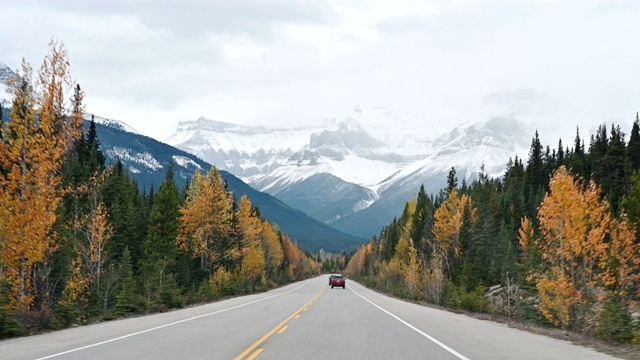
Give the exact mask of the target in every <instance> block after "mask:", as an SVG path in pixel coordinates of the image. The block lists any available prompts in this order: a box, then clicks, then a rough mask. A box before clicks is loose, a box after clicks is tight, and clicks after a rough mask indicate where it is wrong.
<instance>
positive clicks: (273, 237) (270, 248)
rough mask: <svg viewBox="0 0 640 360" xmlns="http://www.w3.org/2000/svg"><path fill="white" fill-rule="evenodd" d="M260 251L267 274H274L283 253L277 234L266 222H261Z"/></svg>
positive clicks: (280, 262)
mask: <svg viewBox="0 0 640 360" xmlns="http://www.w3.org/2000/svg"><path fill="white" fill-rule="evenodd" d="M260 237H261V238H262V249H263V251H264V257H265V262H266V263H265V264H266V265H265V267H266V272H267V274H275V272H276V271H277V269H278V268H279V267H280V265H282V261H283V260H284V251H283V250H282V246H281V245H280V239H279V238H278V234H277V233H276V231H275V230H274V229H273V226H271V224H270V223H269V222H268V221H266V220H265V221H263V222H262V232H261V233H260Z"/></svg>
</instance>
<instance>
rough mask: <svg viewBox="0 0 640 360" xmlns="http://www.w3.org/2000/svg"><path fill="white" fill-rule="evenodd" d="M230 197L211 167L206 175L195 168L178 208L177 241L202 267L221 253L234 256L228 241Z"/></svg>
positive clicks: (207, 268)
mask: <svg viewBox="0 0 640 360" xmlns="http://www.w3.org/2000/svg"><path fill="white" fill-rule="evenodd" d="M232 219H233V197H232V196H231V194H230V193H229V192H228V191H227V190H226V188H225V185H224V181H223V180H222V177H221V176H220V173H218V170H217V169H216V168H214V167H212V168H211V170H209V172H208V173H207V175H206V176H202V174H201V173H200V171H196V173H195V174H194V176H193V180H192V182H191V184H190V186H189V188H188V189H187V198H186V200H185V202H184V205H183V206H182V208H181V209H180V235H179V236H178V239H177V241H178V245H179V246H180V248H181V249H184V250H188V251H190V252H191V253H192V254H193V256H194V257H199V258H200V267H201V269H202V270H206V271H210V272H211V270H213V269H212V268H211V267H212V265H213V264H214V263H215V262H216V261H218V260H220V259H221V258H223V257H227V256H237V254H234V253H233V248H232V247H231V243H230V241H229V235H230V234H231V232H232V231H231V230H232V224H231V223H232Z"/></svg>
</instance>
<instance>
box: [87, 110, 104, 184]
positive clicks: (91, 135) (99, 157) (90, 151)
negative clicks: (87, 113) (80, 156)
mask: <svg viewBox="0 0 640 360" xmlns="http://www.w3.org/2000/svg"><path fill="white" fill-rule="evenodd" d="M85 146H86V149H87V152H86V158H85V159H84V161H85V163H86V167H87V171H88V172H89V175H93V174H94V173H95V172H97V171H101V170H104V168H105V157H104V154H103V153H102V151H101V150H100V140H99V139H98V132H97V130H96V122H95V118H94V116H93V115H91V123H90V124H89V131H88V133H87V140H86V145H85Z"/></svg>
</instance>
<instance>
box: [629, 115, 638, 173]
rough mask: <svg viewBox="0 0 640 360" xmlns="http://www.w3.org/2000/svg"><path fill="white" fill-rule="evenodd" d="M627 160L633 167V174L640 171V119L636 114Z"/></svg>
mask: <svg viewBox="0 0 640 360" xmlns="http://www.w3.org/2000/svg"><path fill="white" fill-rule="evenodd" d="M627 158H628V159H629V164H630V166H631V172H633V171H636V170H638V169H640V118H639V117H638V113H636V120H635V121H634V122H633V127H632V128H631V135H630V136H629V145H628V146H627Z"/></svg>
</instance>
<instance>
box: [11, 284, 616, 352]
mask: <svg viewBox="0 0 640 360" xmlns="http://www.w3.org/2000/svg"><path fill="white" fill-rule="evenodd" d="M327 279H328V278H327V276H320V277H316V278H314V279H309V280H306V281H302V282H298V283H294V284H290V285H287V286H285V287H282V288H279V289H275V290H272V291H269V292H265V293H262V294H254V295H248V296H242V297H237V298H233V299H228V300H224V301H218V302H215V303H211V304H207V305H202V306H197V307H192V308H187V309H182V310H177V311H172V312H168V313H163V314H155V315H149V316H141V317H136V318H129V319H125V320H118V321H111V322H105V323H101V324H95V325H89V326H82V327H76V328H72V329H66V330H62V331H57V332H51V333H47V334H41V335H36V336H30V337H23V338H17V339H10V340H5V341H1V342H0V359H3V360H10V359H56V360H58V359H59V360H63V359H65V360H67V359H153V360H159V359H237V360H240V359H283V360H286V359H295V360H300V359H451V360H455V359H462V360H464V359H508V360H515V359H558V360H560V359H562V360H565V359H614V357H612V356H610V355H606V354H602V353H599V352H596V351H595V350H592V349H588V348H584V347H581V346H577V345H574V344H571V343H570V342H567V341H561V340H557V339H553V338H549V337H545V336H541V335H536V334H532V333H528V332H526V331H521V330H517V329H513V328H509V327H508V326H506V325H503V324H498V323H494V322H491V321H485V320H479V319H475V318H472V317H469V316H466V315H462V314H454V313H450V312H447V311H443V310H439V309H434V308H430V307H425V306H421V305H418V304H413V303H409V302H405V301H401V300H398V299H394V298H391V297H388V296H385V295H382V294H379V293H376V292H374V291H372V290H369V289H367V288H365V287H363V286H361V285H360V284H357V283H355V282H353V281H351V280H349V279H347V288H346V289H341V288H334V289H331V288H330V287H329V286H328V285H327V283H328V281H327Z"/></svg>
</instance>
